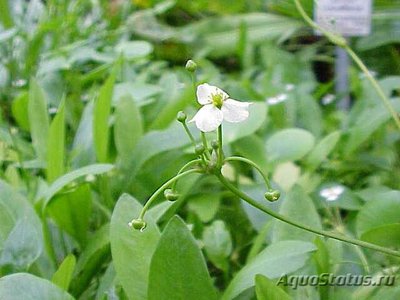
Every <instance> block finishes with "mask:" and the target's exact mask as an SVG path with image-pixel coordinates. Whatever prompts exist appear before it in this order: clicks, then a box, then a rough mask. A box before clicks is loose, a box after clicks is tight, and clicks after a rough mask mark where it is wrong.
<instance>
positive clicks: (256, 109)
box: [222, 103, 267, 144]
mask: <svg viewBox="0 0 400 300" xmlns="http://www.w3.org/2000/svg"><path fill="white" fill-rule="evenodd" d="M249 113H250V117H249V118H248V119H247V120H246V121H245V122H243V123H241V124H237V123H228V122H225V123H224V124H223V126H222V129H223V137H224V143H225V144H228V143H232V142H234V141H236V140H238V139H241V138H243V137H246V136H249V135H251V134H253V133H254V132H256V131H257V130H258V129H259V128H260V127H261V126H262V125H263V124H264V122H265V120H266V118H267V105H266V104H265V103H253V104H252V105H250V107H249Z"/></svg>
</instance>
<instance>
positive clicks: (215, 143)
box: [211, 140, 219, 150]
mask: <svg viewBox="0 0 400 300" xmlns="http://www.w3.org/2000/svg"><path fill="white" fill-rule="evenodd" d="M211 147H212V148H213V149H214V150H217V149H218V148H219V144H218V141H217V140H212V141H211Z"/></svg>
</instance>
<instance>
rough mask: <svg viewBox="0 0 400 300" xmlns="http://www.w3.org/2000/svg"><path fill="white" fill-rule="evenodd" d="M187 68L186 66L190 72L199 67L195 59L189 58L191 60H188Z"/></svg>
mask: <svg viewBox="0 0 400 300" xmlns="http://www.w3.org/2000/svg"><path fill="white" fill-rule="evenodd" d="M185 68H186V70H188V71H189V72H195V71H196V69H197V64H196V63H195V62H194V61H193V60H191V59H189V60H188V61H187V63H186V66H185Z"/></svg>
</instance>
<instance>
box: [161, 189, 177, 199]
mask: <svg viewBox="0 0 400 300" xmlns="http://www.w3.org/2000/svg"><path fill="white" fill-rule="evenodd" d="M164 196H165V199H167V200H168V201H176V200H177V199H178V198H179V194H177V193H175V192H174V191H173V190H172V189H166V190H165V191H164Z"/></svg>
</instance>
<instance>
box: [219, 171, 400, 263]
mask: <svg viewBox="0 0 400 300" xmlns="http://www.w3.org/2000/svg"><path fill="white" fill-rule="evenodd" d="M216 176H217V177H218V179H219V180H220V182H221V183H222V184H223V185H225V186H226V187H227V188H228V189H229V190H230V191H231V192H233V193H234V194H235V195H237V196H238V197H240V198H242V199H243V200H244V201H246V202H247V203H249V204H250V205H252V206H254V207H255V208H257V209H259V210H261V211H263V212H265V213H267V214H269V215H270V216H272V217H274V218H276V219H278V220H280V221H282V222H285V223H287V224H290V225H292V226H295V227H297V228H300V229H303V230H306V231H309V232H312V233H315V234H318V235H322V236H325V237H328V238H332V239H335V240H339V241H342V242H347V243H350V244H353V245H357V246H361V247H364V248H368V249H372V250H375V251H379V252H382V253H385V254H388V255H393V256H397V257H400V252H399V251H395V250H391V249H387V248H385V247H381V246H378V245H375V244H371V243H368V242H364V241H360V240H357V239H352V238H349V237H347V236H344V235H340V234H336V233H333V232H329V231H324V230H319V229H315V228H312V227H310V226H308V225H304V224H301V223H298V222H296V221H293V220H291V219H289V218H287V217H285V216H283V215H281V214H279V213H276V212H275V211H273V210H271V209H270V208H268V207H265V206H263V205H261V204H260V203H258V202H257V201H256V200H254V199H252V198H251V197H249V196H248V195H246V194H245V193H243V192H242V191H240V190H239V189H238V188H236V187H235V186H234V185H233V184H231V183H230V182H229V181H228V180H227V179H226V178H225V177H223V176H222V174H218V175H216Z"/></svg>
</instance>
